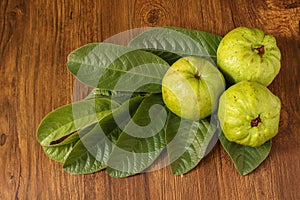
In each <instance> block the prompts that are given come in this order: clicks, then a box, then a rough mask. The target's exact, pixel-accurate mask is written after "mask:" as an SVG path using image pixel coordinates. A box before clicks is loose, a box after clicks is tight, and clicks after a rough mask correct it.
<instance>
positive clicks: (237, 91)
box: [218, 81, 281, 147]
mask: <svg viewBox="0 0 300 200" xmlns="http://www.w3.org/2000/svg"><path fill="white" fill-rule="evenodd" d="M280 108H281V102H280V99H279V98H278V97H277V96H275V95H274V94H273V93H272V92H271V91H270V90H269V89H268V88H267V87H265V86H264V85H262V84H260V83H257V82H252V81H241V82H239V83H236V84H235V85H233V86H231V87H230V88H228V89H227V90H226V91H225V92H224V93H223V94H222V95H221V97H220V100H219V109H218V118H219V121H220V126H221V129H222V131H223V133H224V135H225V137H226V138H227V139H228V140H229V141H232V142H236V143H238V144H242V145H248V146H252V147H256V146H260V145H262V144H264V143H265V142H266V141H268V140H270V139H271V138H272V137H274V136H275V135H276V134H277V132H278V126H279V119H280Z"/></svg>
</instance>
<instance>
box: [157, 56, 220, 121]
mask: <svg viewBox="0 0 300 200" xmlns="http://www.w3.org/2000/svg"><path fill="white" fill-rule="evenodd" d="M224 90H225V80H224V77H223V75H222V73H221V72H220V71H219V70H218V68H217V67H216V66H215V65H214V64H213V63H212V62H210V61H209V60H206V59H204V58H198V57H194V56H188V57H183V58H180V59H178V60H177V61H176V62H175V63H173V64H172V66H171V67H170V68H169V69H168V71H167V72H166V74H165V75H164V77H163V80H162V97H163V100H164V103H165V104H166V106H167V107H168V108H169V110H171V111H172V112H173V113H175V114H176V115H177V116H179V117H182V118H185V119H191V120H199V119H203V118H206V117H208V116H209V115H211V113H212V112H213V111H215V110H216V108H217V105H218V98H219V96H220V94H221V93H222V92H223V91H224Z"/></svg>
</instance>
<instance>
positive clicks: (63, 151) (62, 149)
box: [43, 124, 95, 162]
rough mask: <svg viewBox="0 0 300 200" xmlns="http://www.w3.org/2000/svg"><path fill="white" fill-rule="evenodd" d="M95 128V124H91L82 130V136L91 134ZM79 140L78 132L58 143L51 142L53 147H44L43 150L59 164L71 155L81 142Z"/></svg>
mask: <svg viewBox="0 0 300 200" xmlns="http://www.w3.org/2000/svg"><path fill="white" fill-rule="evenodd" d="M94 126H95V124H91V125H89V126H88V127H85V128H83V129H82V130H80V132H81V135H83V134H85V133H87V132H89V131H90V130H91V128H92V127H94ZM79 139H80V137H79V134H78V132H77V131H76V132H74V133H71V134H70V135H67V136H66V138H64V139H63V140H61V139H60V140H58V141H54V142H51V145H48V146H43V150H44V152H45V153H46V155H47V156H48V157H49V158H51V159H53V160H55V161H58V162H65V160H66V159H67V157H68V155H69V153H70V152H71V151H72V149H73V147H74V145H75V144H76V143H77V142H78V141H79Z"/></svg>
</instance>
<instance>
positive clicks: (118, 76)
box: [67, 43, 169, 93]
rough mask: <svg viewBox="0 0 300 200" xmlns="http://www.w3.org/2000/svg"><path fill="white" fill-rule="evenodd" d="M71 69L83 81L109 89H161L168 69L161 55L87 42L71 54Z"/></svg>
mask: <svg viewBox="0 0 300 200" xmlns="http://www.w3.org/2000/svg"><path fill="white" fill-rule="evenodd" d="M67 67H68V69H69V71H70V72H71V73H72V74H74V75H75V76H76V78H77V79H79V80H80V81H81V82H83V83H84V84H87V85H89V86H92V87H97V88H100V89H103V90H109V91H128V92H150V93H159V92H161V80H162V78H163V75H164V74H165V72H166V71H167V69H168V68H169V65H168V63H166V62H165V61H164V60H163V59H161V58H160V57H158V56H156V55H154V54H152V53H149V52H146V51H141V50H136V49H132V48H129V47H124V46H119V45H115V44H108V43H98V44H88V45H85V46H83V47H80V48H79V49H77V50H75V51H73V52H72V53H71V54H70V55H69V56H68V62H67Z"/></svg>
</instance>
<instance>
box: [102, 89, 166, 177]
mask: <svg viewBox="0 0 300 200" xmlns="http://www.w3.org/2000/svg"><path fill="white" fill-rule="evenodd" d="M166 119H167V113H166V110H165V108H164V103H163V100H162V98H161V95H150V96H146V97H145V99H144V100H143V102H142V103H141V104H140V106H139V108H138V109H137V111H136V113H135V114H134V115H133V117H132V120H131V121H130V122H129V123H128V124H126V126H125V128H124V129H123V132H122V133H121V135H120V137H119V138H118V141H117V143H116V146H115V148H114V149H113V151H112V153H111V155H110V157H109V160H108V167H107V169H106V171H107V173H108V174H109V175H110V176H112V177H119V178H120V177H127V176H131V175H134V174H137V173H140V172H142V171H143V170H145V169H146V168H148V167H149V166H150V165H151V164H152V163H153V162H154V161H155V160H156V159H157V158H158V156H159V155H160V154H161V152H162V151H163V149H164V147H165V139H164V138H165V131H164V127H165V124H166V123H165V122H166Z"/></svg>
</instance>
